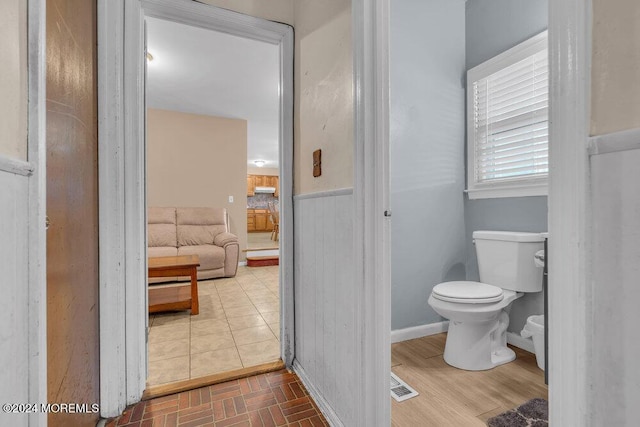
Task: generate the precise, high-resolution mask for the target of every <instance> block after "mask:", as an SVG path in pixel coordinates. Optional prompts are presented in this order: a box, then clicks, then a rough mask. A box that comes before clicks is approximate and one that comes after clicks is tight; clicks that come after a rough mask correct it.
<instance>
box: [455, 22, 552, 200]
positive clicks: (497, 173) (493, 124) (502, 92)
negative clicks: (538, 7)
mask: <svg viewBox="0 0 640 427" xmlns="http://www.w3.org/2000/svg"><path fill="white" fill-rule="evenodd" d="M467 83H468V86H467V91H468V92H467V109H468V112H467V114H468V117H467V120H468V121H469V123H468V141H467V144H468V161H469V171H468V189H467V190H468V192H469V194H470V197H471V198H480V197H515V196H526V195H540V194H546V191H547V190H546V185H547V183H546V180H547V175H548V171H549V152H548V135H549V131H548V121H549V62H548V49H547V37H546V32H545V33H542V34H539V35H538V36H536V37H534V38H532V39H530V40H527V41H526V42H524V43H522V44H520V45H518V46H516V47H514V48H512V49H510V50H508V51H507V52H505V53H503V54H501V55H499V56H497V57H495V58H493V59H491V60H489V61H487V62H485V63H483V64H481V65H479V66H478V67H475V68H473V69H472V70H469V71H468V73H467Z"/></svg>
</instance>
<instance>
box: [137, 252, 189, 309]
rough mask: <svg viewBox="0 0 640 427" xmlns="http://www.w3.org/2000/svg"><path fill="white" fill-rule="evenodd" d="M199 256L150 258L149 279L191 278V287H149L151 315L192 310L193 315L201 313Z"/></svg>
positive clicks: (181, 285)
mask: <svg viewBox="0 0 640 427" xmlns="http://www.w3.org/2000/svg"><path fill="white" fill-rule="evenodd" d="M199 265H200V259H199V258H198V255H183V256H165V257H151V258H149V264H148V266H149V278H151V277H175V276H191V283H190V284H189V285H185V284H178V285H175V286H162V287H157V288H156V287H154V286H153V285H151V286H149V313H157V312H159V311H170V310H186V309H191V315H192V316H193V315H195V314H198V312H199V311H200V308H199V304H198V273H197V267H198V266H199Z"/></svg>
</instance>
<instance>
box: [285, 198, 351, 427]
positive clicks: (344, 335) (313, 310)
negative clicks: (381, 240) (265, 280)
mask: <svg viewBox="0 0 640 427" xmlns="http://www.w3.org/2000/svg"><path fill="white" fill-rule="evenodd" d="M353 203H354V202H353V195H352V194H351V192H350V191H348V192H346V194H342V195H335V194H315V195H308V196H301V197H296V199H295V202H294V210H295V228H294V238H295V260H296V262H295V271H294V274H295V306H296V319H295V330H296V350H295V351H296V369H297V371H298V373H299V374H300V376H301V377H302V379H303V381H304V382H305V385H307V387H309V388H312V389H313V390H312V395H313V397H314V399H316V400H318V401H319V402H318V403H319V404H320V405H321V408H322V409H323V411H324V412H325V415H327V416H329V417H332V416H334V417H335V418H334V421H335V420H339V422H341V423H342V424H343V425H345V426H352V425H357V422H356V411H355V408H356V400H355V399H358V397H357V394H358V389H357V385H358V380H357V377H356V376H357V374H358V372H359V369H358V366H359V364H360V363H361V362H360V361H359V360H357V359H356V346H357V345H358V343H359V342H360V340H359V339H358V337H359V336H360V333H359V332H360V331H357V330H356V324H357V322H356V301H355V298H356V295H357V290H356V289H355V286H354V282H355V276H354V271H353V265H354V248H353V211H354V205H353ZM323 406H324V407H323Z"/></svg>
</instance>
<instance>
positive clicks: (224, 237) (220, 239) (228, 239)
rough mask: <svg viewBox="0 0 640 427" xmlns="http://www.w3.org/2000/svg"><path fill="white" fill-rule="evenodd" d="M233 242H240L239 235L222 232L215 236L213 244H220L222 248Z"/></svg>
mask: <svg viewBox="0 0 640 427" xmlns="http://www.w3.org/2000/svg"><path fill="white" fill-rule="evenodd" d="M231 243H235V244H238V236H236V235H235V234H231V233H220V234H218V235H217V236H216V237H214V238H213V244H214V245H216V246H220V247H221V248H224V247H226V246H227V245H229V244H231Z"/></svg>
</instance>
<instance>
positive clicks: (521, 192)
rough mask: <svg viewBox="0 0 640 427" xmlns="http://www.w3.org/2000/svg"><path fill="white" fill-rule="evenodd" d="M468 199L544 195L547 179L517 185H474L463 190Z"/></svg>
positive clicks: (547, 187)
mask: <svg viewBox="0 0 640 427" xmlns="http://www.w3.org/2000/svg"><path fill="white" fill-rule="evenodd" d="M513 184H515V183H513ZM464 192H465V193H467V194H468V195H469V199H470V200H474V199H499V198H503V197H530V196H546V195H547V194H548V193H549V185H548V184H547V179H545V180H544V183H543V184H528V185H527V184H517V185H504V186H500V185H497V184H495V185H491V186H487V188H482V187H480V186H476V187H475V188H473V189H469V190H464Z"/></svg>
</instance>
